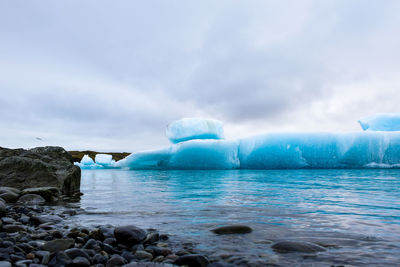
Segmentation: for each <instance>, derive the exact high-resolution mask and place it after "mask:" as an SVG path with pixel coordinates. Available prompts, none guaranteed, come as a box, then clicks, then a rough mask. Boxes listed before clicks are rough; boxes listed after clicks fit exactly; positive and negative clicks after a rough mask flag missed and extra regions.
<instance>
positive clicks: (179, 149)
mask: <svg viewBox="0 0 400 267" xmlns="http://www.w3.org/2000/svg"><path fill="white" fill-rule="evenodd" d="M377 117H379V116H377ZM393 117H395V116H393ZM373 121H374V120H369V122H371V125H375V126H374V127H378V126H376V125H378V121H380V119H377V120H376V121H374V123H372V122H373ZM391 122H392V123H394V122H395V120H391ZM380 125H384V124H380ZM385 125H386V124H385ZM387 125H389V123H388V124H387ZM392 126H393V125H392ZM192 127H193V128H192ZM374 127H372V128H373V129H375V128H374ZM378 128H379V127H378ZM379 129H383V128H382V127H381V128H379ZM390 129H393V127H391V128H390ZM208 133H209V134H212V133H214V134H215V136H214V137H215V138H208V136H207V134H208ZM167 135H168V137H169V139H170V140H171V141H172V142H173V144H172V145H170V146H168V147H166V148H163V149H158V150H150V151H141V152H135V153H132V154H131V155H129V156H128V157H126V158H124V159H122V160H120V161H118V162H114V161H113V160H112V159H111V156H107V155H100V156H99V155H98V157H97V156H96V162H93V160H89V159H88V158H87V157H86V156H85V157H84V158H83V159H82V162H81V163H78V164H79V166H81V168H88V169H90V168H92V169H96V168H127V169H138V170H139V169H162V170H164V169H165V170H169V169H172V170H174V169H301V168H311V169H312V168H318V169H321V168H322V169H324V168H400V132H396V131H382V130H380V131H360V132H350V133H273V134H264V135H259V136H254V137H247V138H242V139H237V140H224V139H220V138H223V128H222V124H220V122H218V121H215V122H214V121H213V120H203V121H202V120H201V119H184V120H180V121H177V122H174V123H172V124H170V125H169V126H168V128H167ZM184 139H188V140H187V141H184Z"/></svg>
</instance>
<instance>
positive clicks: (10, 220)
mask: <svg viewBox="0 0 400 267" xmlns="http://www.w3.org/2000/svg"><path fill="white" fill-rule="evenodd" d="M1 221H2V222H3V224H13V223H15V220H14V219H13V218H10V217H3V218H1Z"/></svg>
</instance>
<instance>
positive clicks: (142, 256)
mask: <svg viewBox="0 0 400 267" xmlns="http://www.w3.org/2000/svg"><path fill="white" fill-rule="evenodd" d="M135 257H136V258H137V259H139V260H149V261H151V260H152V259H153V255H152V254H151V253H149V252H147V251H144V250H138V251H136V252H135Z"/></svg>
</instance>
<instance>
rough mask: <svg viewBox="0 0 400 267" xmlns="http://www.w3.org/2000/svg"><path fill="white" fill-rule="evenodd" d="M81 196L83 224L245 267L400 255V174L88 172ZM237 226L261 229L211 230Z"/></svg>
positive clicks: (393, 260)
mask: <svg viewBox="0 0 400 267" xmlns="http://www.w3.org/2000/svg"><path fill="white" fill-rule="evenodd" d="M81 191H82V192H83V193H84V195H83V196H82V199H81V201H80V203H78V205H79V206H80V207H81V208H82V210H83V212H81V213H80V214H79V215H77V216H75V219H74V220H77V221H78V222H79V223H84V224H87V225H98V224H104V223H110V224H113V225H124V224H134V225H137V226H139V227H143V228H149V227H153V228H156V229H159V230H160V232H163V233H168V234H169V235H170V236H171V238H170V240H171V242H176V245H177V246H178V245H179V244H183V243H186V244H189V245H190V243H192V245H193V248H194V249H195V250H196V251H200V252H202V253H205V254H207V255H209V257H210V258H211V259H220V258H223V259H224V260H226V261H232V262H234V263H238V262H242V264H241V266H265V265H266V264H279V265H282V266H297V265H298V264H299V263H302V264H305V265H304V266H311V265H312V264H313V265H312V266H331V265H332V264H335V265H340V264H346V265H354V266H396V265H397V264H398V259H399V256H398V255H400V173H399V171H398V170H395V169H380V170H379V169H358V170H354V169H351V170H350V169H347V170H339V169H336V170H307V169H306V170H304V169H302V170H187V171H173V170H169V171H165V170H124V169H98V170H83V171H82V184H81ZM72 218H73V217H72ZM235 223H240V224H245V225H249V226H251V227H252V228H253V229H254V231H253V232H252V233H250V234H246V235H227V236H220V235H215V234H213V233H212V232H210V229H212V228H214V227H216V226H220V225H226V224H235ZM279 240H305V241H311V242H317V243H318V242H319V243H321V244H324V245H326V246H327V247H328V248H327V251H326V252H320V253H317V254H302V253H287V254H279V253H276V252H274V251H273V250H272V249H271V244H272V243H274V242H276V241H279ZM246 264H247V265H246ZM257 264H259V265H257ZM260 264H261V265H260ZM239 265H240V264H239Z"/></svg>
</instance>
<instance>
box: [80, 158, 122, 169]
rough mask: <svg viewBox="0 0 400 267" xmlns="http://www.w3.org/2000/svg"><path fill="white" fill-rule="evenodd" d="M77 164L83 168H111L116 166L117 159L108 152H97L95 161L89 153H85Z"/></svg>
mask: <svg viewBox="0 0 400 267" xmlns="http://www.w3.org/2000/svg"><path fill="white" fill-rule="evenodd" d="M74 164H75V165H77V166H79V167H80V168H81V169H104V168H107V169H110V168H115V166H114V165H115V160H113V159H112V156H111V155H108V154H97V155H96V157H95V161H93V159H92V158H91V157H89V155H84V156H83V157H82V159H81V161H80V162H75V163H74Z"/></svg>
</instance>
